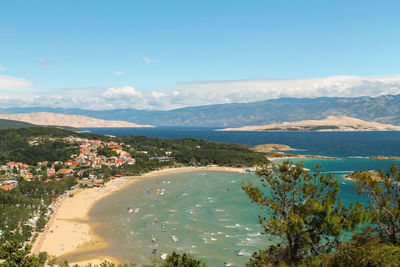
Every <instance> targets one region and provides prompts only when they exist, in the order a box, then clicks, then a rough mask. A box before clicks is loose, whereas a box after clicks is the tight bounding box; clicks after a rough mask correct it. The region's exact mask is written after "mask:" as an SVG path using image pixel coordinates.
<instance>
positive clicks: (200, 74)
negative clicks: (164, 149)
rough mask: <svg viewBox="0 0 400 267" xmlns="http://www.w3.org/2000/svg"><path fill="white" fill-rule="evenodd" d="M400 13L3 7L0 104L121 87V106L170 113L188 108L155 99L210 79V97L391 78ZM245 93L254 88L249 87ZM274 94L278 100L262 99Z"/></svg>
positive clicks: (124, 5) (303, 5)
mask: <svg viewBox="0 0 400 267" xmlns="http://www.w3.org/2000/svg"><path fill="white" fill-rule="evenodd" d="M398 10H400V2H399V1H384V0H383V1H368V0H363V1H356V0H355V1H351V0H347V1H336V0H335V1H328V0H326V1H325V0H318V1H308V0H303V1H300V0H298V1H297V0H292V1H289V0H286V1H285V0H283V1H268V0H264V1H251V0H248V1H235V0H229V1H222V0H218V1H216V0H214V1H189V0H186V1H174V0H169V1H167V0H165V1H161V0H159V1H155V0H154V1H152V0H146V1H71V0H69V1H41V0H38V1H31V0H26V1H18V0H12V1H11V0H2V1H1V2H0V70H1V71H0V76H2V78H1V79H0V98H1V97H3V100H4V99H5V100H4V101H0V104H3V105H11V103H9V104H7V103H8V102H7V101H9V102H10V101H11V100H10V99H14V98H10V95H12V96H13V97H15V95H18V94H19V95H21V94H25V95H27V94H34V95H35V96H38V97H39V98H40V96H43V94H52V95H55V94H57V93H59V94H63V93H65V91H73V92H76V91H77V90H78V91H79V90H89V89H91V90H92V93H89V92H88V93H87V94H88V96H89V95H92V96H93V97H94V96H95V94H99V92H100V93H104V90H107V88H112V89H114V91H113V90H111V91H112V92H117V91H116V90H117V89H118V88H125V89H121V90H122V92H125V93H126V92H128V95H131V96H132V97H133V96H135V97H136V98H135V99H136V102H135V99H132V101H130V102H129V103H125V104H123V103H122V102H120V103H119V105H122V106H124V107H130V106H132V107H136V108H152V109H157V108H164V109H165V108H173V107H179V106H184V105H183V104H182V103H183V102H184V100H182V99H181V100H180V101H181V102H182V103H180V104H174V103H173V101H174V100H173V99H169V100H168V101H170V102H171V103H170V104H169V105H164V106H163V105H161V104H156V103H153V104H149V102H152V101H154V99H149V97H154V94H156V95H157V96H158V97H160V95H161V96H162V95H163V94H167V95H168V96H170V98H171V96H173V95H174V94H175V96H176V94H177V92H179V93H180V94H181V95H183V94H184V93H185V92H186V91H185V90H186V87H188V88H189V87H190V88H193V86H195V87H196V86H197V87H196V88H197V89H196V90H203V88H204V92H205V94H209V91H208V90H211V89H207V88H206V87H207V85H208V84H209V82H213V83H215V82H218V83H219V84H220V85H221V87H218V88H216V87H215V88H214V89H212V90H214V91H215V90H222V88H225V87H224V82H227V83H228V84H229V83H232V82H231V81H257V80H263V79H283V80H286V79H301V78H305V79H307V78H316V77H329V76H338V75H340V76H343V75H346V76H348V75H353V76H393V75H397V74H399V67H398V66H399V62H400V49H399V44H400V34H399V29H400V16H399V15H398ZM396 77H397V76H396ZM396 79H397V78H396ZM390 80H391V82H393V81H392V77H390ZM313 81H314V80H313ZM188 84H189V86H187V85H188ZM241 86H242V90H250V91H251V90H252V88H251V86H252V83H251V82H250V83H249V84H247V85H243V84H241ZM267 87H268V86H266V88H267ZM101 88H103V89H104V90H103V91H101ZM127 88H131V89H127ZM132 88H134V89H133V90H132ZM268 88H269V87H268ZM282 88H284V87H282ZM228 89H229V88H228ZM187 90H190V89H187ZM232 90H234V88H233V89H232ZM265 90H267V89H265ZM284 91H285V90H284V89H281V91H280V92H281V93H282V92H284ZM287 91H290V90H287ZM173 92H175V93H173ZM385 92H386V91H385ZM391 92H392V91H391ZM399 92H400V91H399ZM117 93H121V92H120V91H118V92H117ZM138 93H139V94H141V95H142V96H143V95H147V98H146V99H142V98H139V97H138ZM221 94H222V93H221ZM376 94H378V93H376ZM188 95H189V96H191V97H193V96H192V95H191V94H190V93H189V94H188ZM229 95H230V91H229V90H224V92H223V96H218V97H219V98H218V97H217V96H216V101H215V102H216V103H220V102H233V101H237V97H236V98H233V97H232V96H229ZM289 96H291V95H290V94H289ZM295 96H296V95H295ZM316 96H318V94H317V95H316ZM350 96H351V94H350ZM21 97H22V96H21ZM125 97H126V94H125ZM268 97H276V95H273V96H269V95H268V94H265V96H264V95H263V96H261V99H255V100H262V99H264V98H268ZM200 98H201V97H199V99H200ZM217 98H218V99H217ZM256 98H257V97H256ZM224 99H225V100H224ZM249 100H250V101H251V100H252V99H249ZM146 101H147V102H146ZM78 102H79V101H78V100H77V101H76V104H75V106H79V103H78ZM145 102H146V103H145ZM158 102H160V101H158ZM21 103H22V105H39V104H40V103H38V102H37V103H33V102H32V103H25V102H23V101H22V100H21ZM24 103H25V104H24ZM110 103H111V102H110ZM210 103H211V104H212V103H213V101H206V100H201V101H199V102H198V103H197V102H196V103H194V104H210ZM46 104H50V105H53V104H54V105H59V104H57V103H50V102H49V103H46V102H45V101H44V103H43V105H46ZM113 107H114V105H113V104H111V105H110V106H109V108H113ZM93 108H96V105H93Z"/></svg>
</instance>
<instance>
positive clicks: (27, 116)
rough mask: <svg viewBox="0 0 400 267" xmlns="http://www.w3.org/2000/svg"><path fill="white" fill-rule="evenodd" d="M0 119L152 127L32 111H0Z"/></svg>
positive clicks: (90, 125)
mask: <svg viewBox="0 0 400 267" xmlns="http://www.w3.org/2000/svg"><path fill="white" fill-rule="evenodd" d="M0 119H6V120H14V121H19V122H27V123H31V124H35V125H44V126H50V125H51V126H69V127H77V128H90V127H93V128H94V127H152V126H151V125H139V124H136V123H132V122H126V121H121V120H119V121H112V120H102V119H95V118H91V117H88V116H82V115H65V114H57V113H50V112H34V113H15V114H7V113H2V114H1V113H0Z"/></svg>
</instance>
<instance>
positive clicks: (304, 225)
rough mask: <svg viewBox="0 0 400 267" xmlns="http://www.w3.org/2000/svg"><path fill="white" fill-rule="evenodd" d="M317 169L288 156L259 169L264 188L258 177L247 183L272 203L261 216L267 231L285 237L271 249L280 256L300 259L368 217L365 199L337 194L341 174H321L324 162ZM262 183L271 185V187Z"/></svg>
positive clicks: (255, 195) (260, 199)
mask: <svg viewBox="0 0 400 267" xmlns="http://www.w3.org/2000/svg"><path fill="white" fill-rule="evenodd" d="M316 169H317V170H316V171H315V172H314V173H312V174H310V173H309V172H307V171H305V170H304V169H303V166H302V164H297V165H296V166H293V165H292V164H291V162H288V161H286V162H284V163H282V164H281V165H279V166H278V167H274V168H273V169H272V170H269V169H266V168H265V169H264V170H263V171H261V172H259V173H258V174H259V176H260V182H261V186H262V187H261V189H260V188H259V187H256V186H254V185H253V184H252V183H249V184H247V185H243V189H244V190H245V191H246V193H247V194H248V196H249V197H250V198H251V199H252V200H253V201H254V202H256V203H257V204H258V205H259V206H260V207H261V208H263V209H264V208H266V209H265V211H266V215H265V216H262V215H260V216H259V222H260V223H261V224H262V225H263V227H264V229H265V231H266V232H267V233H268V234H271V235H275V236H277V237H279V238H281V239H282V243H281V244H278V246H281V247H282V248H280V249H276V248H273V247H272V248H270V249H269V250H268V253H269V254H271V253H273V254H274V255H275V254H277V252H279V253H280V255H281V258H277V260H279V261H281V260H284V261H285V262H287V263H290V264H291V263H299V262H301V261H302V260H303V259H305V258H307V257H309V256H312V255H320V254H322V253H324V252H326V251H329V250H330V249H332V246H333V244H336V243H338V242H339V241H340V237H341V235H342V233H343V231H351V230H353V229H354V228H355V227H356V226H357V225H358V224H359V223H361V222H362V221H363V214H362V213H361V212H359V210H360V204H358V203H357V204H356V205H351V206H350V207H349V208H346V207H344V206H343V205H342V203H341V201H340V199H339V198H338V197H337V194H338V192H339V185H338V182H337V180H335V179H334V178H333V176H332V175H331V174H329V175H322V174H320V172H319V169H320V167H319V166H317V168H316ZM262 188H269V190H271V193H270V194H269V193H265V192H264V191H263V190H262ZM282 251H284V252H285V253H282ZM279 253H278V254H279Z"/></svg>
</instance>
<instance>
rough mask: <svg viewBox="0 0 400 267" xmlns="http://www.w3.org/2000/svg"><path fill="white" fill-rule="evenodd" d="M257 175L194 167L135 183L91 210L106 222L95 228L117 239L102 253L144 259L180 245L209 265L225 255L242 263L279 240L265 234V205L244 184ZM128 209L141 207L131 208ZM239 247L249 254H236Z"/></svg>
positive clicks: (218, 263)
mask: <svg viewBox="0 0 400 267" xmlns="http://www.w3.org/2000/svg"><path fill="white" fill-rule="evenodd" d="M255 178H256V176H255V175H253V174H238V173H225V172H191V173H182V174H174V175H165V176H162V177H159V178H151V179H149V180H147V181H146V180H145V181H139V182H137V183H134V184H132V185H131V186H129V187H127V188H125V189H124V190H122V191H120V192H119V193H118V194H114V195H111V196H109V197H107V198H105V199H103V200H101V201H100V202H98V204H97V205H96V206H95V207H94V208H93V210H92V211H91V213H90V217H91V218H92V221H93V222H101V226H99V227H98V228H97V229H96V231H97V232H98V233H99V234H100V235H101V236H103V237H104V238H105V239H106V240H107V241H109V242H110V243H111V244H112V246H111V247H110V248H108V249H106V250H104V251H101V252H97V253H100V254H108V255H113V256H116V257H117V258H119V259H121V260H123V261H124V262H129V261H133V262H136V263H137V264H143V263H150V262H151V259H152V258H153V257H156V258H158V259H159V256H160V254H161V253H171V252H172V251H173V250H176V251H178V252H181V253H182V252H189V253H190V254H192V255H194V256H196V257H199V258H202V259H204V260H205V261H206V262H207V263H208V264H209V266H223V262H224V261H226V260H229V261H231V262H233V263H234V264H235V265H236V266H243V265H244V263H245V262H246V261H247V260H248V258H249V257H250V255H251V253H252V252H253V251H256V250H258V249H261V248H264V247H266V246H268V245H269V244H272V243H275V242H276V241H277V240H276V239H273V238H271V237H269V236H267V235H264V234H263V229H262V227H261V226H260V225H259V224H258V221H257V214H261V210H260V209H259V208H258V206H257V205H255V204H251V203H250V200H249V198H248V197H247V195H246V194H245V193H244V192H243V191H242V189H241V183H242V182H247V181H249V180H253V179H255ZM157 189H160V190H165V191H164V192H165V193H164V195H158V196H157V195H155V192H156V190H157ZM128 208H132V209H135V208H139V212H138V213H134V212H132V213H129V212H128ZM263 214H264V215H266V214H265V213H263ZM163 230H165V232H163ZM172 235H175V236H176V237H177V238H178V242H173V240H172V238H171V236H172ZM153 237H154V238H155V239H156V242H152V239H153ZM153 249H157V251H156V253H155V254H152V251H153ZM236 249H240V250H241V251H242V252H243V253H244V256H236V254H235V253H234V250H236Z"/></svg>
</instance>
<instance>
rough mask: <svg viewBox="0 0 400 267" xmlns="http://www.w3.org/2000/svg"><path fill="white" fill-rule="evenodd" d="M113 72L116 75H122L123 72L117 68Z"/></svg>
mask: <svg viewBox="0 0 400 267" xmlns="http://www.w3.org/2000/svg"><path fill="white" fill-rule="evenodd" d="M113 73H114V75H117V76H120V75H122V72H121V71H117V70H114V71H113Z"/></svg>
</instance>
